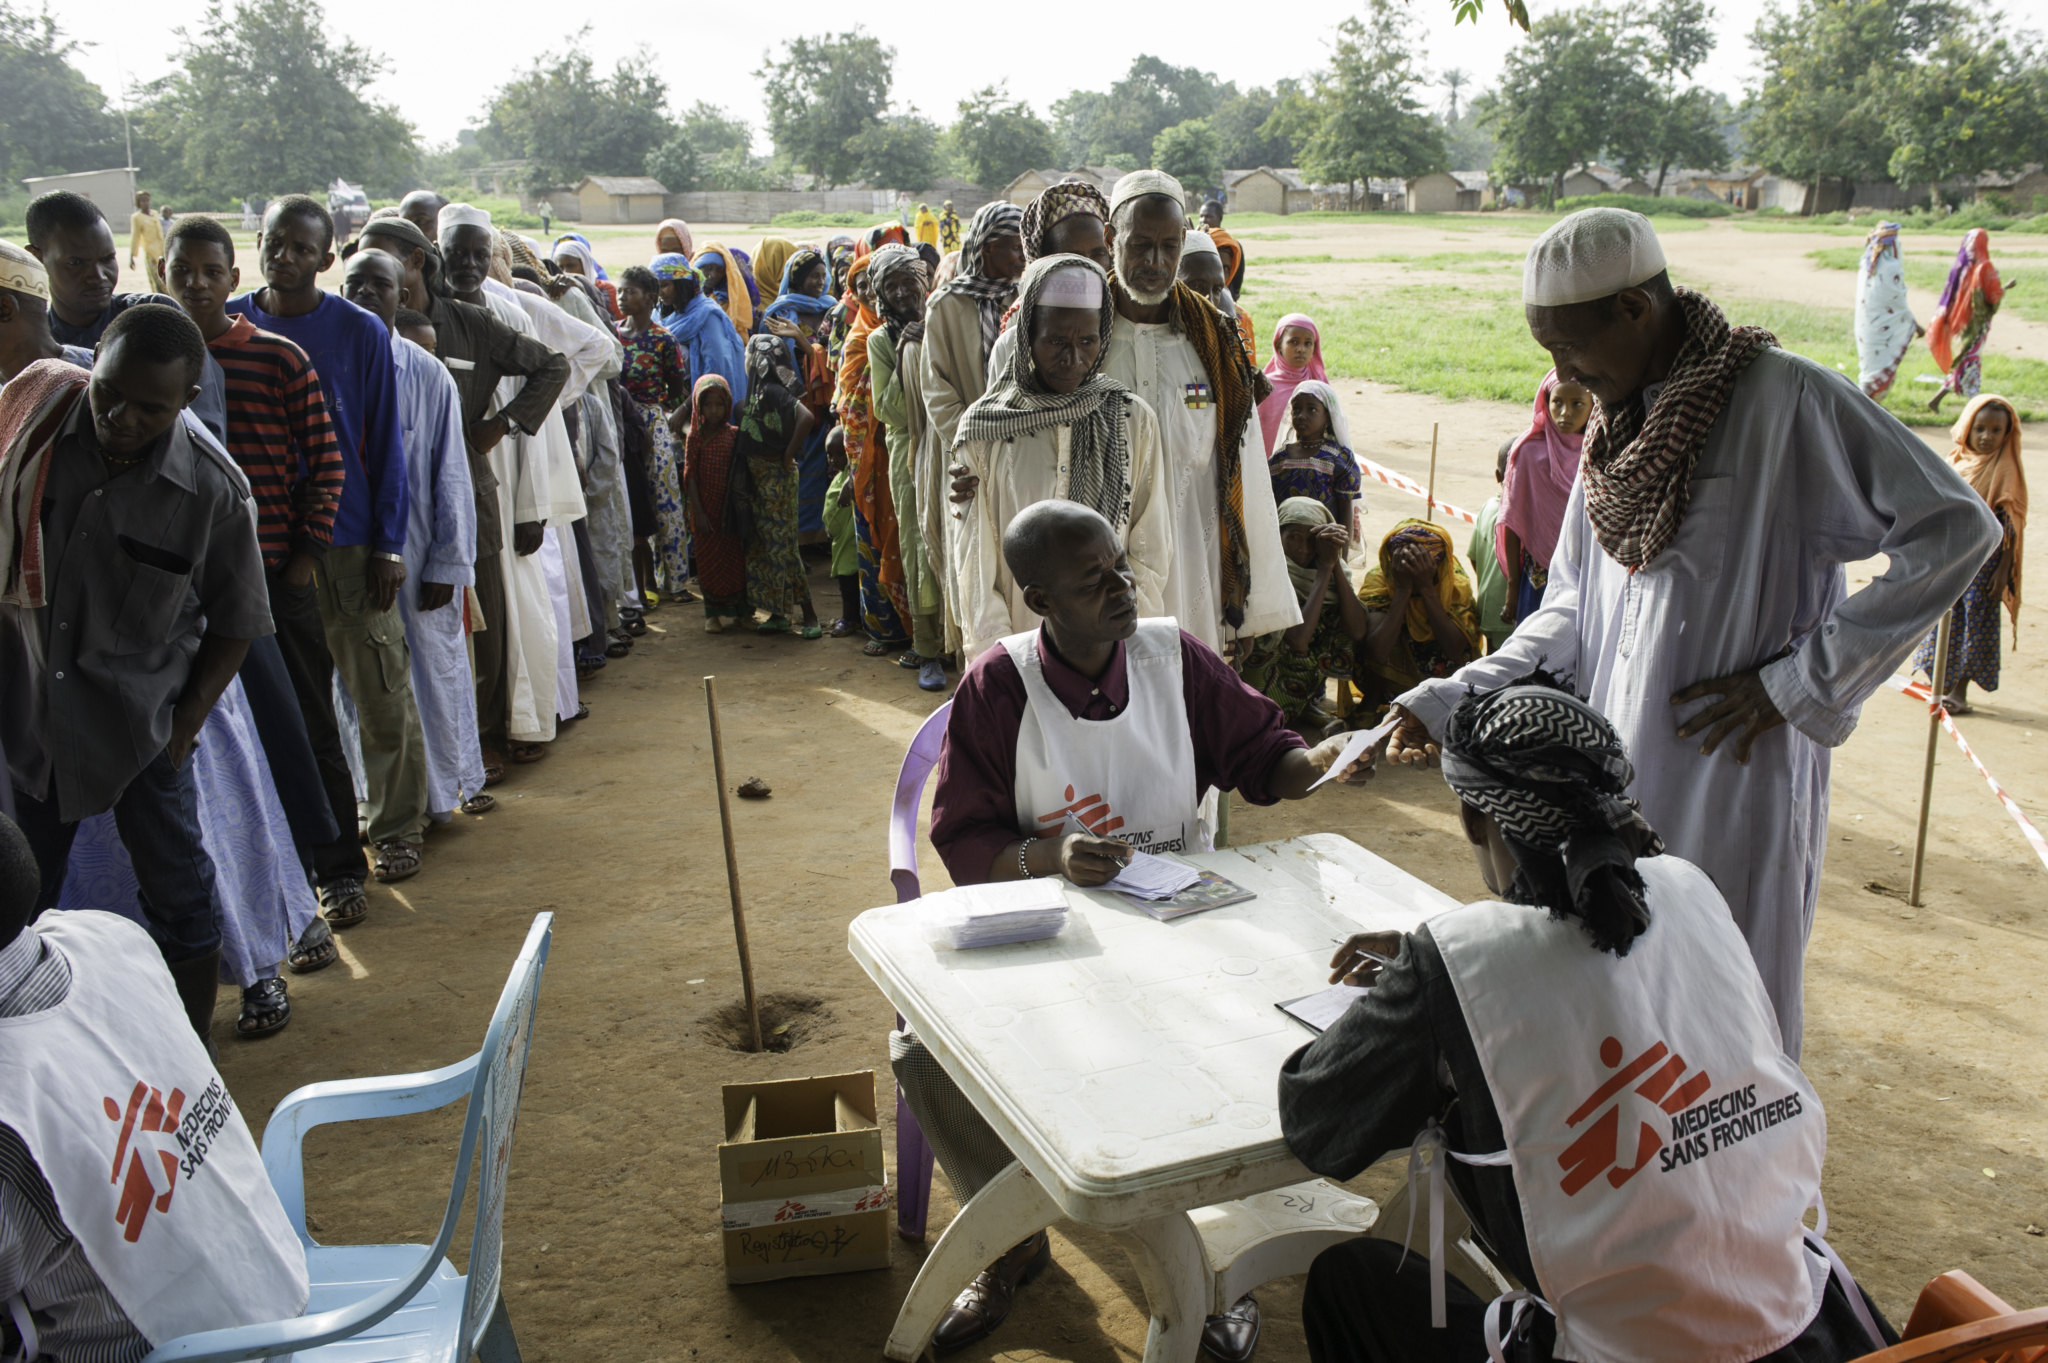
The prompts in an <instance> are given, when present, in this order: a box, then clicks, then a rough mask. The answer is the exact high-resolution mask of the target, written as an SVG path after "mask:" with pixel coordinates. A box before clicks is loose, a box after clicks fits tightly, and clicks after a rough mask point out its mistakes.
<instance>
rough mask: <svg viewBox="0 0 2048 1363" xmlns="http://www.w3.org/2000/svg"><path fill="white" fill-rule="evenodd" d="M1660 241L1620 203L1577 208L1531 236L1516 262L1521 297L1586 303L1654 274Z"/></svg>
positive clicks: (1659, 267)
mask: <svg viewBox="0 0 2048 1363" xmlns="http://www.w3.org/2000/svg"><path fill="white" fill-rule="evenodd" d="M1663 269H1664V247H1663V246H1662V245H1661V244H1659V242H1658V241H1657V231H1656V229H1655V228H1653V227H1651V226H1650V220H1649V219H1648V218H1646V217H1644V216H1643V215H1642V214H1640V213H1631V212H1630V211H1629V210H1627V209H1626V208H1583V209H1580V210H1579V211H1578V212H1576V213H1574V214H1572V215H1571V216H1570V217H1567V218H1561V219H1559V220H1558V221H1557V222H1556V223H1555V224H1553V225H1552V226H1551V228H1550V230H1549V231H1547V232H1545V233H1544V234H1543V235H1542V236H1540V237H1538V238H1536V241H1535V244H1534V245H1532V246H1531V247H1530V248H1529V255H1528V258H1527V259H1525V260H1524V261H1523V262H1522V301H1523V302H1524V303H1526V304H1531V305H1533V306H1536V307H1540V308H1555V307H1562V306H1563V305H1565V304H1567V303H1590V302H1592V301H1593V300H1594V299H1596V298H1609V297H1612V296H1613V295H1615V294H1617V293H1620V292H1621V291H1622V290H1623V289H1632V288H1634V287H1635V286H1636V285H1638V284H1641V283H1642V282H1643V281H1644V280H1647V279H1653V278H1655V277H1656V276H1657V275H1658V274H1659V273H1660V272H1662V271H1663Z"/></svg>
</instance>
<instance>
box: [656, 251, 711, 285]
mask: <svg viewBox="0 0 2048 1363" xmlns="http://www.w3.org/2000/svg"><path fill="white" fill-rule="evenodd" d="M647 268H648V270H649V271H650V272H651V273H652V274H653V275H654V277H655V278H656V279H694V280H696V281H697V282H698V284H700V285H701V284H702V283H703V282H704V277H703V276H702V275H700V274H698V273H697V267H696V266H694V265H692V264H690V258H689V257H688V256H686V255H680V254H678V253H677V252H674V251H663V252H662V253H661V254H660V255H658V256H656V257H655V258H654V259H652V260H650V261H648V262H647Z"/></svg>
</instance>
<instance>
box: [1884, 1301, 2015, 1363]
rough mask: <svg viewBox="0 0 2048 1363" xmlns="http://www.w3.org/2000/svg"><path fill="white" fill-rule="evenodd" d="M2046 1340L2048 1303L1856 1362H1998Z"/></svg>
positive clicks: (1907, 1343) (1926, 1337) (1940, 1332)
mask: <svg viewBox="0 0 2048 1363" xmlns="http://www.w3.org/2000/svg"><path fill="white" fill-rule="evenodd" d="M2043 1344H2048V1306H2044V1307H2040V1308H2038V1309H2036V1310H2033V1311H2020V1312H2017V1313H2015V1314H2013V1315H2009V1316H1991V1317H1989V1318H1987V1319H1985V1320H1978V1321H1971V1322H1970V1323H1968V1324H1966V1325H1956V1326H1952V1327H1950V1328H1949V1329H1946V1330H1938V1331H1936V1332H1935V1333H1933V1334H1931V1335H1923V1336H1921V1337H1920V1338H1919V1339H1909V1340H1906V1341H1905V1342H1903V1343H1900V1344H1894V1345H1893V1346H1892V1347H1891V1348H1889V1349H1884V1350H1881V1351H1879V1352H1877V1353H1874V1354H1864V1355H1863V1356H1862V1357H1860V1358H1858V1359H1856V1360H1855V1363H1977V1360H1984V1363H1997V1360H1999V1359H2002V1358H2006V1357H2020V1358H2024V1357H2026V1355H2025V1354H2024V1353H2016V1351H2019V1350H2026V1349H2030V1348H2033V1347H2035V1346H2039V1345H2043Z"/></svg>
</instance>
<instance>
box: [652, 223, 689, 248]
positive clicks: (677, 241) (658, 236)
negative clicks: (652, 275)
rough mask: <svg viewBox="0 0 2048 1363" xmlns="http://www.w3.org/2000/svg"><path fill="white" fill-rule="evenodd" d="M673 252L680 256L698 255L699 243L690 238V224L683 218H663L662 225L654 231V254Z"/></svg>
mask: <svg viewBox="0 0 2048 1363" xmlns="http://www.w3.org/2000/svg"><path fill="white" fill-rule="evenodd" d="M663 251H673V252H675V253H676V254H677V255H679V256H694V255H696V254H697V243H696V242H695V241H694V240H693V239H692V238H691V236H690V224H688V223H686V222H684V221H683V220H682V219H681V218H663V219H662V220H661V225H660V226H659V227H657V228H655V229H654V252H655V254H656V255H660V254H661V253H662V252H663Z"/></svg>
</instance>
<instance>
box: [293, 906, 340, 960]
mask: <svg viewBox="0 0 2048 1363" xmlns="http://www.w3.org/2000/svg"><path fill="white" fill-rule="evenodd" d="M340 957H341V950H340V948H338V947H336V946H335V945H334V932H333V930H332V929H331V928H329V927H328V926H327V920H326V919H324V918H322V917H320V915H318V914H315V915H313V921H312V922H310V923H308V924H306V930H305V931H304V932H302V933H300V934H299V940H298V941H296V942H294V943H292V949H291V951H290V952H288V953H287V954H286V956H285V958H284V963H285V964H286V965H288V966H290V967H291V972H292V974H294V975H310V974H312V973H313V972H314V971H316V970H325V969H326V968H327V967H328V966H331V965H333V964H334V963H335V961H337V960H339V959H340Z"/></svg>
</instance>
